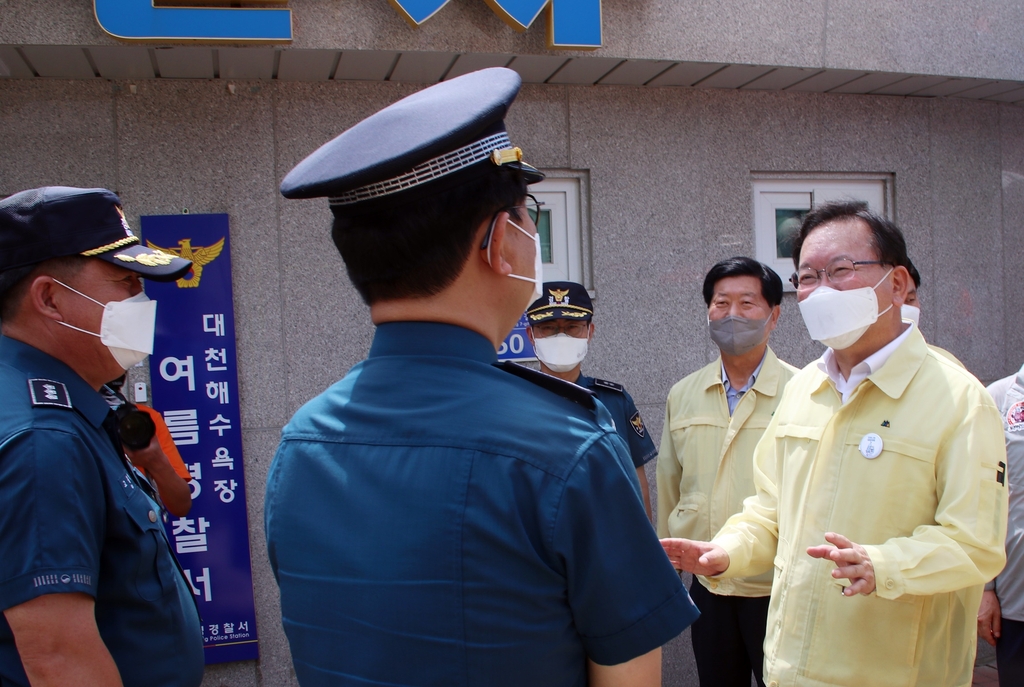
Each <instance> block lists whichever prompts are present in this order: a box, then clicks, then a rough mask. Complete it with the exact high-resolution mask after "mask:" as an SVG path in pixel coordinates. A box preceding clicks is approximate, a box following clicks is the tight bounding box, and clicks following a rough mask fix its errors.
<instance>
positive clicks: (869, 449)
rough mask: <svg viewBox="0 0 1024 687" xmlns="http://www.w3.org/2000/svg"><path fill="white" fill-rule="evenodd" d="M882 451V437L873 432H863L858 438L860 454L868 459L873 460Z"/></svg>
mask: <svg viewBox="0 0 1024 687" xmlns="http://www.w3.org/2000/svg"><path fill="white" fill-rule="evenodd" d="M881 453H882V437H880V436H878V435H877V434H875V433H874V432H872V433H871V434H865V435H864V438H863V439H861V440H860V454H861V455H862V456H864V457H865V458H867V459H868V460H874V459H875V458H877V457H878V456H879V455H880V454H881Z"/></svg>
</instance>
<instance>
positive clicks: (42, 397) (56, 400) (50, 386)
mask: <svg viewBox="0 0 1024 687" xmlns="http://www.w3.org/2000/svg"><path fill="white" fill-rule="evenodd" d="M28 393H29V397H30V398H31V400H32V407H33V408H36V407H39V406H45V407H51V408H71V396H70V395H69V394H68V388H67V387H66V386H64V385H63V384H62V383H61V382H55V381H53V380H50V379H30V380H28Z"/></svg>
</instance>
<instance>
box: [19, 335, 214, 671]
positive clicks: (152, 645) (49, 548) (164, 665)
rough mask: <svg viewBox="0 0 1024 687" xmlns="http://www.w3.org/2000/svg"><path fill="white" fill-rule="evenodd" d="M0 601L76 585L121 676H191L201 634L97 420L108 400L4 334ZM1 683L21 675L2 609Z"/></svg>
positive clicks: (160, 540) (156, 522)
mask: <svg viewBox="0 0 1024 687" xmlns="http://www.w3.org/2000/svg"><path fill="white" fill-rule="evenodd" d="M0 397H2V398H3V399H4V400H3V403H0V504H3V506H2V507H0V608H2V609H8V608H11V607H13V606H17V605H18V604H21V603H24V602H26V601H30V600H31V599H34V598H36V597H39V596H42V595H45V594H54V593H68V592H81V593H83V594H88V595H89V596H92V597H93V598H94V599H95V601H96V623H97V625H98V627H99V632H100V637H101V638H102V639H103V642H104V644H105V645H106V647H107V649H108V650H109V651H110V653H111V655H112V657H113V659H114V662H115V664H117V668H118V670H119V671H120V673H121V679H122V681H123V683H124V685H125V687H194V686H195V685H198V684H199V683H200V682H201V681H202V676H203V662H204V657H203V639H202V634H201V631H200V628H199V616H198V613H197V611H196V607H195V602H194V600H193V598H192V593H191V590H190V589H189V588H188V586H187V583H186V582H185V580H184V579H183V577H182V575H181V573H180V572H179V570H178V568H177V565H176V563H175V561H174V559H173V557H172V553H171V549H170V546H169V545H168V543H167V537H166V535H165V534H164V531H163V525H162V523H161V520H160V518H159V515H158V514H159V512H160V509H159V507H158V506H157V504H156V503H155V502H154V501H152V500H151V499H150V498H149V497H148V496H147V495H146V494H145V493H144V492H143V490H142V488H141V487H139V485H138V484H137V483H136V482H135V480H134V479H133V478H132V477H131V476H130V475H129V474H128V470H127V468H126V464H125V462H124V460H123V459H122V457H121V456H119V455H118V451H117V449H116V448H115V445H114V442H113V440H112V438H111V436H110V435H109V434H108V433H107V431H106V430H105V429H104V427H103V422H104V420H105V418H106V417H107V415H108V413H109V412H110V409H109V407H108V406H107V404H106V402H105V401H104V400H103V397H102V396H100V395H99V393H97V392H96V391H95V390H94V389H92V388H91V387H90V386H89V385H88V384H87V383H86V382H85V381H84V380H83V379H82V378H81V377H79V376H78V375H77V374H75V372H73V371H72V370H71V369H70V368H69V367H67V366H66V365H64V363H62V362H60V361H58V360H56V359H54V358H52V357H50V356H48V355H46V354H45V353H43V352H41V351H39V350H38V349H36V348H33V347H31V346H29V345H27V344H24V343H21V342H19V341H16V340H14V339H10V338H6V337H0ZM0 684H2V685H4V686H5V687H6V686H8V685H11V686H19V687H20V686H23V685H28V680H27V679H26V678H25V672H24V669H23V667H22V665H21V659H20V657H19V655H18V650H17V648H16V646H15V643H14V638H13V636H12V634H11V628H10V626H9V625H8V624H7V621H6V619H5V618H4V617H3V616H2V615H0Z"/></svg>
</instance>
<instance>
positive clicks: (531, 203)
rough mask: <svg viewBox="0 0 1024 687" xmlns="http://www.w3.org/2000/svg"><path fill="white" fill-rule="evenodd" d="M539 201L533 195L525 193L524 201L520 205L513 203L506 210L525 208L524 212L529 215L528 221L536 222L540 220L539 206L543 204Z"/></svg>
mask: <svg viewBox="0 0 1024 687" xmlns="http://www.w3.org/2000/svg"><path fill="white" fill-rule="evenodd" d="M543 204H544V203H542V202H541V201H539V200H537V199H536V198H535V197H534V196H532V195H530V194H529V193H527V194H526V202H525V203H523V204H522V205H513V206H512V207H510V208H505V209H506V210H513V209H515V208H526V214H527V215H529V216H530V221H531V222H533V223H534V225H536V224H537V222H539V221H540V206H541V205H543Z"/></svg>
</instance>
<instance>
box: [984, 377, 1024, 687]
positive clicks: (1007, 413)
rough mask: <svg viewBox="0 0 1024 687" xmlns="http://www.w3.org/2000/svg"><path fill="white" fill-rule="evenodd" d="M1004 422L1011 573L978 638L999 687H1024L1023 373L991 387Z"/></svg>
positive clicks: (995, 588)
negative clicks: (989, 653)
mask: <svg viewBox="0 0 1024 687" xmlns="http://www.w3.org/2000/svg"><path fill="white" fill-rule="evenodd" d="M988 392H989V393H990V394H992V399H993V400H994V401H995V402H996V406H997V407H998V408H999V412H1000V413H1001V414H1002V416H1003V432H1004V435H1005V438H1006V466H1005V468H1004V469H1005V471H1006V481H1007V485H1008V488H1009V490H1010V508H1009V522H1008V525H1007V528H1006V567H1005V568H1003V569H1002V571H1001V572H1000V573H999V575H997V576H996V578H995V579H994V580H991V581H989V582H988V583H986V584H985V592H984V594H982V597H981V607H980V608H979V609H978V636H979V637H981V638H982V639H983V640H985V641H986V642H988V643H989V644H991V645H992V646H994V647H995V648H996V668H997V670H998V671H999V687H1019V686H1020V685H1024V367H1022V368H1021V369H1020V370H1018V371H1017V373H1016V374H1012V375H1010V376H1009V377H1004V378H1003V379H1000V380H998V381H996V382H993V383H992V384H990V385H989V387H988Z"/></svg>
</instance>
